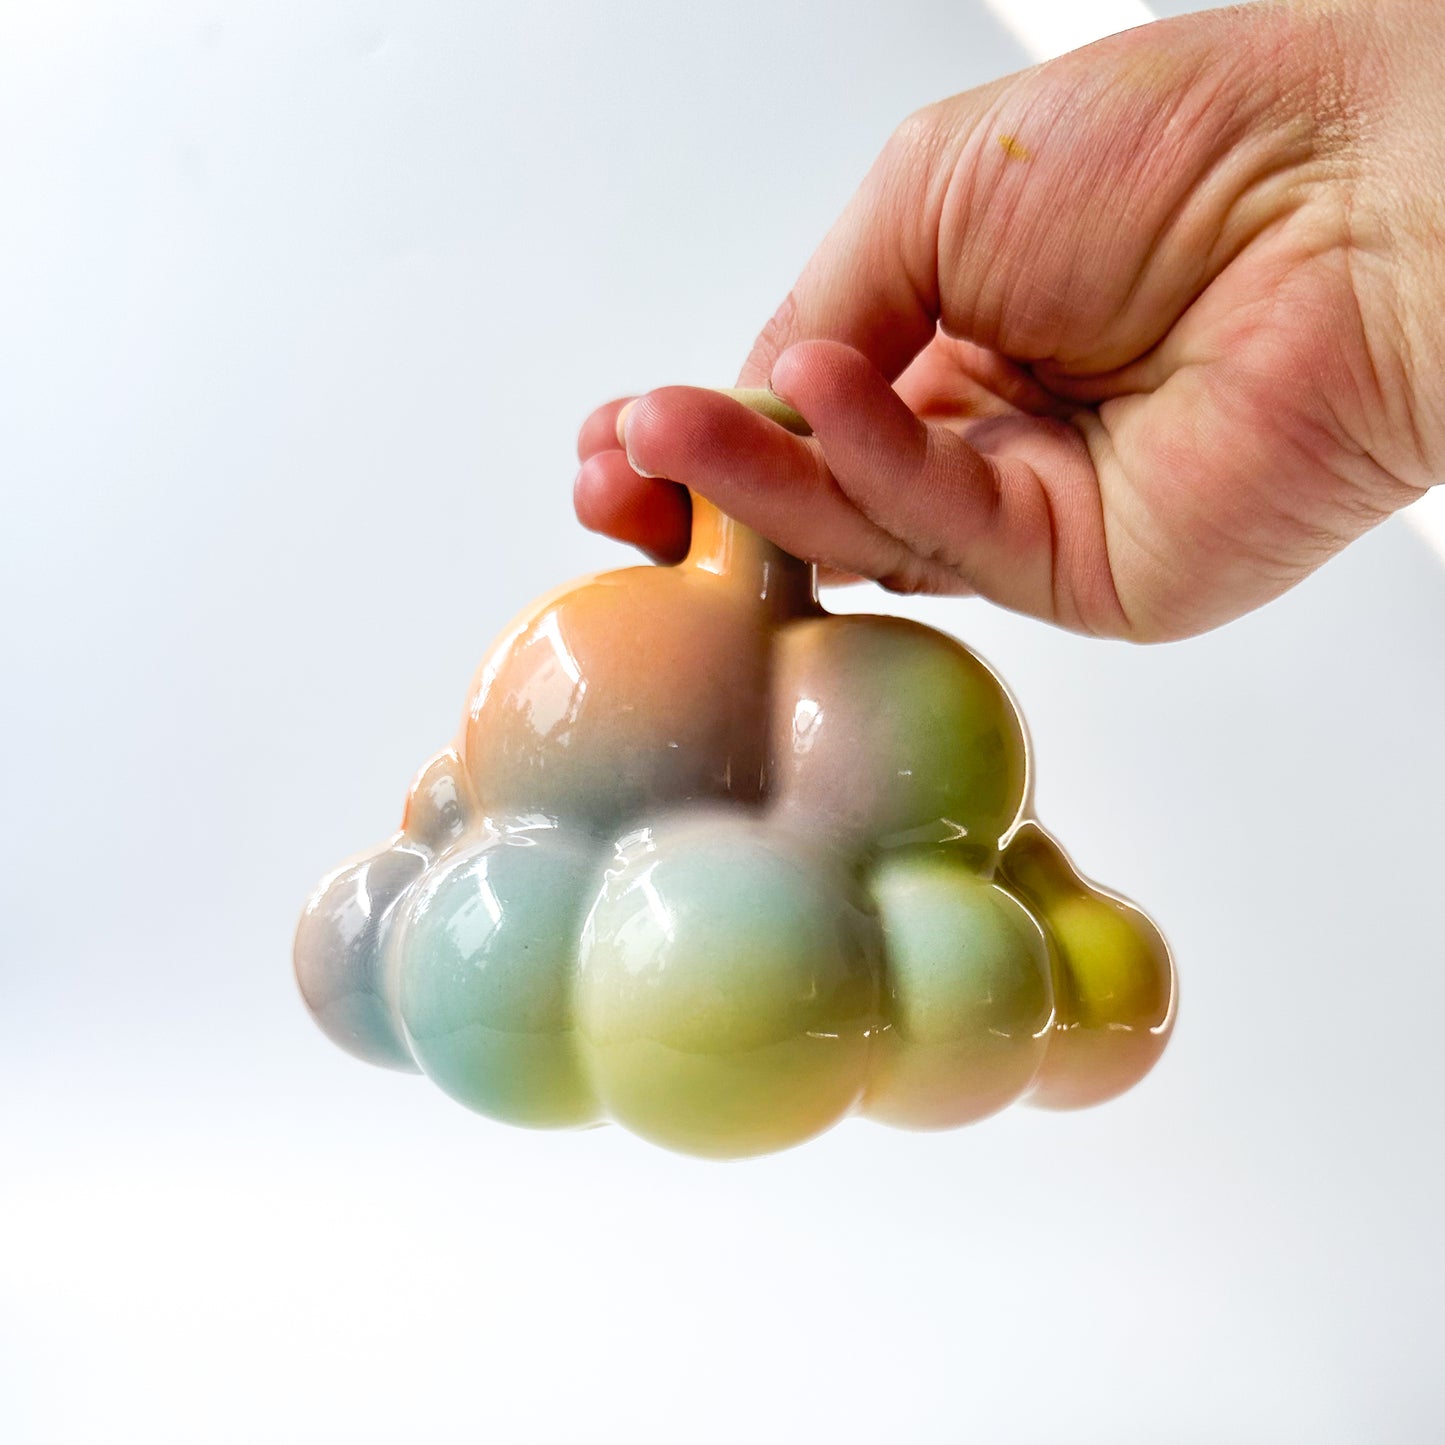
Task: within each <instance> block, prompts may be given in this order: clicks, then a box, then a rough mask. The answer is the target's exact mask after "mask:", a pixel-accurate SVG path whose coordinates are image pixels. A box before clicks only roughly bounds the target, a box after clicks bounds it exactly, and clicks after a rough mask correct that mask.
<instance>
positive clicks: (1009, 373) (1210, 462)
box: [576, 0, 1445, 641]
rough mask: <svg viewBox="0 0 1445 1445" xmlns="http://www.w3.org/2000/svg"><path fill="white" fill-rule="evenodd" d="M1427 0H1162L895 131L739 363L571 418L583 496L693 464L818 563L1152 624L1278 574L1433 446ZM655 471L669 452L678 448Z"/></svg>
mask: <svg viewBox="0 0 1445 1445" xmlns="http://www.w3.org/2000/svg"><path fill="white" fill-rule="evenodd" d="M1442 146H1445V6H1433V5H1432V6H1426V5H1419V4H1418V3H1414V0H1353V3H1346V0H1331V3H1309V4H1307V3H1287V0H1259V3H1257V4H1254V5H1251V6H1248V7H1244V8H1241V9H1239V10H1231V11H1225V12H1213V13H1205V14H1200V15H1192V16H1187V17H1184V18H1181V19H1179V20H1174V21H1166V22H1159V23H1157V24H1154V25H1149V26H1145V27H1143V28H1141V29H1138V30H1134V31H1131V32H1128V33H1126V34H1124V35H1120V36H1115V37H1113V38H1112V39H1109V40H1106V41H1101V42H1100V43H1099V44H1097V45H1093V46H1089V47H1087V48H1086V49H1084V50H1081V51H1076V52H1074V53H1073V54H1071V55H1066V56H1062V57H1060V58H1059V59H1058V60H1056V61H1052V62H1050V63H1048V64H1046V65H1043V66H1040V67H1037V68H1035V69H1033V70H1029V71H1025V72H1023V73H1021V74H1019V75H1016V76H1013V77H1009V78H1007V79H1004V80H1001V81H998V82H996V83H994V84H992V85H988V86H984V87H982V88H980V89H978V90H974V91H970V92H968V93H966V94H964V95H960V96H957V97H954V98H953V99H951V100H947V101H944V102H941V103H940V104H937V105H933V106H929V107H927V108H925V109H924V110H921V111H919V112H918V113H917V114H916V115H914V116H912V117H910V118H909V120H907V121H906V122H905V123H904V124H903V125H902V126H901V127H900V128H899V130H898V131H897V132H896V133H895V135H894V136H893V137H892V139H891V140H890V141H889V143H888V145H887V146H886V147H885V149H884V151H883V153H882V154H881V156H880V157H879V159H878V161H877V162H876V164H875V165H874V167H873V168H872V170H871V171H870V172H869V174H868V176H867V178H866V179H865V180H864V182H863V185H862V187H861V188H860V190H859V192H858V194H857V195H856V196H855V197H854V199H853V201H852V202H851V203H850V205H849V206H848V208H847V210H846V211H845V212H844V214H843V216H842V217H841V218H840V219H839V221H838V222H837V224H836V225H835V226H834V228H833V229H832V231H831V232H830V233H829V234H828V236H827V237H826V239H825V240H824V242H823V244H822V246H821V247H820V248H819V250H818V251H817V253H816V254H815V255H814V257H813V258H812V260H811V261H810V262H809V264H808V266H807V268H806V269H805V270H804V272H803V274H802V276H801V278H800V279H799V281H798V282H797V284H796V286H795V287H794V289H793V291H792V292H791V294H790V295H789V296H788V298H787V300H786V301H785V302H784V303H783V305H782V307H781V308H780V309H779V311H778V312H777V314H776V315H775V316H774V317H773V318H772V320H771V321H770V322H769V323H768V324H767V326H766V327H765V328H764V329H763V332H762V334H761V335H760V336H759V338H758V340H757V342H756V344H755V345H754V347H753V350H752V354H751V355H750V357H749V358H748V361H747V364H746V366H745V367H744V368H743V372H742V377H741V380H742V382H743V383H744V384H746V385H754V386H757V385H769V386H771V387H772V389H773V390H774V391H775V392H776V393H777V394H778V395H779V396H781V397H782V398H783V399H784V400H786V401H788V402H789V403H791V404H792V405H793V406H794V407H796V408H797V410H798V411H800V412H801V413H802V414H803V416H804V417H805V418H806V419H807V421H808V422H809V424H810V425H811V427H812V429H813V432H814V439H813V440H810V441H808V440H802V439H800V438H796V437H793V436H790V435H788V434H787V433H785V432H783V431H782V430H781V429H780V428H777V427H775V426H773V425H772V423H770V422H767V421H765V420H763V419H762V418H760V417H758V416H756V415H755V414H754V413H752V412H750V411H748V410H746V409H745V408H743V407H742V406H740V405H738V404H737V403H735V402H733V401H730V400H728V399H727V398H725V397H721V396H718V395H715V394H712V393H709V392H707V391H704V390H700V389H695V388H689V387H668V388H664V389H662V390H660V391H655V392H651V393H649V394H648V395H647V396H645V397H642V398H640V399H638V400H637V401H636V402H635V403H633V404H632V405H631V406H628V407H626V410H625V417H624V419H623V429H622V435H623V437H624V438H625V451H624V450H623V448H622V446H620V445H619V441H618V422H619V415H620V414H622V413H623V411H624V406H625V402H624V401H617V402H612V403H609V404H608V405H607V406H604V407H602V408H600V409H599V410H598V411H597V412H594V413H593V415H592V416H591V417H590V418H589V419H588V421H587V423H586V424H585V425H584V427H583V430H582V435H581V438H580V443H579V452H580V455H581V457H582V470H581V472H580V473H579V475H578V479H577V488H576V506H577V513H578V516H579V518H580V519H581V520H582V521H583V523H584V524H585V525H587V526H590V527H593V528H594V529H596V530H600V531H605V532H608V533H610V534H611V535H613V536H616V537H618V538H620V539H621V540H625V541H630V542H633V543H635V544H637V545H639V546H641V547H642V548H643V549H644V550H646V551H648V552H649V553H650V554H651V555H653V556H654V557H656V558H657V559H658V560H663V561H675V560H678V559H679V558H680V557H681V556H682V555H683V554H684V553H685V551H686V549H687V529H688V499H687V493H686V491H684V490H683V488H684V487H687V488H691V489H693V490H694V491H696V492H697V493H699V494H700V495H702V496H705V497H707V498H709V499H711V500H712V501H713V502H715V503H716V504H717V505H718V506H719V507H721V508H722V509H723V510H724V511H726V512H727V513H729V514H730V515H732V516H734V517H736V518H737V519H738V520H739V521H741V522H743V523H745V524H746V525H748V526H750V527H752V528H754V529H756V530H757V531H759V532H761V533H763V534H764V535H766V536H767V537H769V538H771V539H772V540H773V541H775V542H776V543H778V544H779V545H780V546H782V547H784V548H786V549H787V550H788V551H790V552H793V553H795V554H796V555H798V556H802V557H805V558H808V559H810V560H813V561H816V562H818V563H819V564H820V566H821V567H822V569H823V571H824V574H825V577H826V576H827V575H828V574H830V573H831V574H835V575H836V574H858V575H863V576H868V577H874V578H877V579H878V580H879V581H880V582H882V583H883V585H884V586H887V587H890V588H893V589H896V590H900V591H909V592H913V591H931V592H943V593H969V592H976V593H978V594H981V595H983V596H986V597H989V598H991V599H992V600H994V601H996V602H998V603H1001V604H1002V605H1004V606H1006V607H1010V608H1014V609H1017V610H1019V611H1022V612H1027V613H1031V614H1033V615H1035V616H1038V617H1042V618H1045V619H1047V620H1049V621H1052V622H1055V623H1058V624H1060V625H1062V626H1065V627H1070V628H1073V629H1076V630H1079V631H1084V632H1091V633H1096V634H1100V635H1106V636H1120V637H1128V638H1132V639H1134V640H1137V641H1156V640H1163V639H1168V638H1178V637H1184V636H1188V635H1191V634H1194V633H1198V632H1202V631H1205V630H1207V629H1209V628H1211V627H1214V626H1217V625H1219V624H1221V623H1223V622H1226V621H1228V620H1230V619H1231V618H1234V617H1237V616H1239V615H1240V614H1242V613H1244V612H1246V611H1249V610H1250V609H1251V608H1254V607H1257V606H1259V605H1260V604H1261V603H1263V602H1266V601H1268V600H1269V599H1271V598H1273V597H1275V596H1277V595H1279V594H1280V593H1281V592H1283V591H1285V590H1286V589H1287V588H1288V587H1290V586H1292V585H1293V584H1294V583H1295V582H1297V581H1299V580H1300V579H1301V578H1302V577H1304V576H1305V575H1307V574H1308V573H1309V572H1311V571H1312V570H1314V569H1315V568H1316V567H1318V566H1319V565H1320V564H1321V563H1322V562H1324V561H1325V560H1326V559H1327V558H1328V557H1330V556H1331V555H1333V554H1334V553H1335V552H1337V551H1339V550H1340V549H1341V548H1342V547H1343V546H1345V545H1346V544H1347V543H1348V542H1350V541H1351V540H1353V539H1354V538H1355V537H1357V536H1359V535H1360V534H1361V533H1362V532H1364V531H1366V530H1367V529H1368V528H1369V527H1371V526H1372V525H1374V524H1375V523H1376V522H1378V521H1380V520H1381V519H1382V518H1384V517H1385V516H1387V515H1389V514H1390V513H1391V512H1393V511H1394V510H1396V509H1397V508H1399V507H1401V506H1403V505H1405V504H1406V503H1408V502H1410V501H1412V500H1414V499H1415V498H1416V497H1417V496H1418V495H1420V493H1421V492H1422V491H1424V490H1425V489H1426V488H1427V487H1428V486H1429V485H1430V483H1431V482H1432V481H1433V480H1434V479H1435V478H1436V477H1437V476H1439V475H1440V474H1441V472H1442V470H1445V367H1442V361H1445V357H1442V352H1445V246H1442V244H1441V242H1442V232H1445V174H1442V172H1441V169H1440V165H1439V159H1438V157H1439V154H1440V151H1441V148H1442ZM664 478H665V479H668V480H662V479H664Z"/></svg>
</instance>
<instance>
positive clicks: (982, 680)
mask: <svg viewBox="0 0 1445 1445" xmlns="http://www.w3.org/2000/svg"><path fill="white" fill-rule="evenodd" d="M731 394H732V395H734V396H735V397H737V398H738V399H739V400H741V401H744V402H746V403H747V404H749V405H752V406H754V407H755V409H757V410H760V411H762V412H763V413H764V414H765V415H767V416H769V417H771V418H772V419H773V420H774V421H776V422H778V423H779V424H780V425H784V426H787V427H788V428H789V429H790V430H793V431H795V432H799V433H806V427H805V426H804V424H803V423H802V420H801V418H799V417H798V416H797V415H796V414H795V413H792V412H790V411H789V410H788V409H787V408H786V407H784V406H783V405H782V404H781V403H780V402H779V401H778V400H777V398H775V397H773V396H771V395H770V394H769V393H766V392H763V393H755V392H733V393H731ZM693 506H694V521H693V540H692V548H691V551H690V552H689V554H688V556H687V559H686V561H685V562H683V563H682V564H681V565H680V566H677V567H671V568H668V567H636V568H629V569H627V570H624V571H619V572H609V573H605V574H602V575H600V576H598V577H594V578H591V579H588V580H585V581H582V582H579V583H573V584H571V585H569V586H566V587H564V588H562V589H560V590H558V591H556V592H553V593H551V594H549V595H548V596H546V597H543V598H542V599H541V600H540V601H539V602H537V603H536V604H535V605H534V606H532V607H530V608H529V609H528V610H527V611H526V612H524V613H523V614H522V615H521V616H520V617H519V618H518V619H517V620H516V621H515V622H514V623H513V624H512V626H511V627H510V628H509V629H508V630H507V631H506V632H505V633H504V634H503V635H502V637H501V639H500V640H499V641H498V642H497V644H496V646H495V647H494V648H493V650H492V652H491V654H490V656H489V657H488V658H487V659H486V661H485V662H484V663H483V665H482V668H481V671H480V672H479V673H478V675H477V678H476V681H475V683H474V684H473V687H472V691H471V696H470V700H469V702H468V706H467V709H466V714H465V717H464V719H463V723H462V728H461V733H460V736H459V737H458V738H457V740H456V742H455V743H454V745H453V746H451V747H449V748H447V749H444V750H443V751H442V752H440V753H438V754H437V756H436V757H434V758H432V759H431V761H430V762H428V763H427V764H426V765H425V766H424V767H423V768H422V770H421V772H420V774H419V775H418V776H417V778H416V781H415V782H414V783H413V784H412V787H411V792H410V794H409V796H408V798H407V803H406V810H405V814H404V816H403V818H402V825H401V829H400V831H399V832H397V833H396V834H394V835H393V836H392V838H391V839H390V840H389V841H388V842H387V843H386V844H384V845H383V846H382V847H381V848H379V849H377V850H376V851H374V852H372V853H368V854H366V855H364V856H362V857H360V858H357V859H355V860H353V861H351V862H349V863H346V864H344V865H343V866H342V867H341V868H339V869H337V870H336V871H335V872H333V873H331V874H329V875H328V876H327V877H326V878H324V879H323V880H322V882H321V884H320V886H319V887H318V888H317V890H316V892H315V893H314V894H313V896H312V898H311V900H310V902H309V903H308V904H307V905H306V910H305V912H304V914H303V916H302V919H301V923H300V927H299V929H298V932H297V935H296V950H295V962H296V976H297V979H298V980H299V982H300V986H301V993H302V996H303V998H304V999H305V1001H306V1005H307V1007H308V1008H309V1009H310V1010H311V1012H312V1014H313V1015H314V1016H315V1018H316V1020H317V1022H318V1023H319V1024H320V1025H321V1027H322V1029H323V1030H324V1031H325V1032H326V1033H327V1034H329V1035H330V1037H331V1038H332V1039H334V1040H335V1041H336V1042H337V1043H338V1044H340V1045H341V1046H342V1047H343V1048H345V1049H347V1050H349V1051H350V1052H351V1053H353V1054H356V1055H357V1056H358V1057H360V1058H362V1059H366V1060H368V1061H369V1062H371V1063H376V1064H382V1065H385V1066H388V1067H391V1068H396V1069H410V1070H418V1069H419V1070H420V1071H421V1072H423V1073H425V1074H428V1075H429V1076H430V1077H431V1078H432V1079H434V1080H435V1081H436V1082H437V1083H438V1084H439V1085H440V1086H441V1087H442V1088H443V1089H444V1090H445V1091H446V1092H447V1093H448V1094H450V1095H452V1097H454V1098H456V1099H458V1100H460V1101H461V1102H462V1103H463V1104H466V1105H468V1106H469V1107H470V1108H472V1109H475V1110H477V1111H478V1112H479V1113H482V1114H485V1115H488V1116H490V1117H491V1118H494V1119H500V1120H505V1121H506V1122H508V1123H513V1124H523V1125H531V1126H534V1127H540V1128H568V1127H572V1128H577V1127H585V1126H588V1125H593V1124H597V1123H601V1122H604V1121H607V1120H611V1121H614V1122H616V1123H619V1124H623V1125H625V1126H626V1127H628V1128H629V1129H632V1130H633V1131H635V1132H636V1133H638V1134H640V1135H642V1136H644V1137H645V1138H647V1139H650V1140H653V1141H655V1142H656V1143H658V1144H662V1145H665V1146H667V1147H668V1148H672V1149H677V1150H681V1151H684V1152H687V1153H691V1154H699V1155H709V1156H714V1157H730V1156H739V1155H748V1154H759V1153H765V1152H767V1151H770V1150H775V1149H782V1148H786V1147H788V1146H790V1145H793V1144H798V1143H801V1142H802V1141H804V1140H806V1139H808V1138H810V1137H812V1136H814V1135H816V1134H818V1133H820V1132H821V1131H823V1130H824V1129H827V1128H828V1127H829V1126H831V1125H832V1124H834V1123H836V1122H837V1121H838V1120H840V1119H841V1118H843V1117H844V1116H845V1115H848V1114H850V1113H860V1114H863V1115H865V1116H867V1117H870V1118H873V1119H877V1120H881V1121H883V1122H885V1123H888V1124H892V1125H896V1126H899V1127H902V1128H912V1129H941V1128H953V1127H955V1126H957V1125H961V1124H967V1123H970V1122H971V1121H973V1120H976V1119H980V1118H983V1117H984V1116H985V1115H988V1114H991V1113H993V1112H995V1111H996V1110H998V1109H1001V1108H1003V1107H1004V1105H1006V1104H1009V1103H1011V1102H1013V1101H1014V1100H1016V1099H1021V1098H1022V1099H1027V1100H1028V1101H1029V1102H1031V1103H1035V1104H1041V1105H1044V1106H1046V1107H1054V1108H1072V1107H1075V1106H1079V1105H1084V1104H1093V1103H1098V1102H1100V1101H1102V1100H1105V1099H1108V1098H1110V1097H1112V1096H1114V1095H1116V1094H1119V1093H1121V1092H1123V1091H1124V1090H1125V1089H1127V1088H1129V1087H1130V1086H1131V1085H1132V1084H1134V1083H1135V1082H1137V1081H1138V1080H1139V1079H1140V1078H1142V1077H1143V1075H1144V1074H1145V1073H1147V1072H1148V1070H1149V1068H1150V1067H1151V1065H1152V1064H1153V1063H1154V1061H1155V1059H1157V1058H1158V1056H1159V1054H1160V1052H1161V1050H1162V1049H1163V1047H1164V1044H1165V1041H1166V1039H1167V1037H1168V1034H1169V1030H1170V1027H1171V1025H1172V1022H1173V1017H1174V998H1175V985H1174V973H1173V967H1172V964H1171V961H1170V957H1169V952H1168V949H1167V947H1166V945H1165V943H1164V940H1163V939H1162V937H1161V936H1160V934H1159V932H1158V930H1157V929H1156V928H1155V927H1154V925H1153V924H1152V923H1151V922H1150V921H1149V920H1148V918H1146V917H1145V916H1144V914H1143V913H1141V912H1140V911H1139V910H1138V909H1136V908H1134V907H1133V906H1132V905H1130V904H1128V903H1126V902H1124V901H1123V900H1122V899H1119V898H1116V897H1114V896H1112V895H1110V894H1108V893H1105V892H1102V891H1101V890H1099V889H1098V888H1096V887H1094V886H1093V885H1092V884H1090V883H1089V882H1087V881H1086V880H1085V879H1084V878H1082V877H1081V876H1080V875H1079V874H1078V873H1077V872H1076V871H1075V870H1074V868H1073V866H1072V865H1071V864H1070V863H1069V861H1068V859H1067V858H1066V857H1065V855H1064V853H1063V852H1062V850H1061V849H1060V848H1059V846H1058V845H1057V844H1056V843H1055V842H1054V841H1053V839H1052V838H1050V836H1049V835H1048V834H1047V833H1046V832H1044V830H1043V829H1042V828H1041V827H1040V826H1039V825H1038V823H1036V822H1035V821H1034V820H1033V818H1032V817H1031V810H1030V777H1029V750H1028V745H1027V741H1026V738H1025V734H1024V729H1023V723H1022V720H1021V719H1020V717H1019V714H1018V712H1017V710H1016V709H1015V707H1014V705H1013V703H1012V701H1011V700H1010V698H1009V696H1008V694H1007V693H1006V692H1005V691H1004V688H1003V687H1002V685H1001V684H1000V683H999V681H998V679H997V678H996V677H995V676H994V675H993V673H992V672H991V671H990V670H989V669H988V667H987V666H986V665H985V664H984V663H983V662H982V661H980V659H979V658H977V657H976V656H974V654H973V653H972V652H970V651H969V650H968V649H967V648H966V647H964V646H963V645H962V644H960V643H958V642H956V641H954V640H953V639H952V638H951V637H947V636H945V635H943V634H942V633H939V632H935V631H933V630H932V629H930V628H927V627H924V626H921V625H920V624H918V623H914V622H910V621H906V620H904V619H901V618H896V617H865V616H832V615H830V614H828V613H827V612H825V611H824V610H823V608H822V607H821V606H820V605H819V603H818V600H817V589H816V580H815V575H814V571H813V569H812V568H811V567H810V566H809V565H807V564H806V563H804V562H801V561H799V560H798V559H796V558H794V557H790V556H788V555H786V554H784V553H783V552H781V551H779V550H778V549H777V548H775V547H773V546H772V545H771V544H769V543H767V542H764V541H763V540H762V539H761V538H759V537H757V536H756V535H754V534H753V533H751V532H748V531H747V530H746V529H745V528H743V527H741V526H739V525H738V524H737V523H735V522H733V521H732V520H731V519H730V518H728V517H726V516H724V515H722V514H721V513H720V512H718V511H717V510H716V509H715V508H713V507H712V506H711V505H710V504H709V503H707V502H706V501H704V500H703V499H701V498H696V499H694V504H693Z"/></svg>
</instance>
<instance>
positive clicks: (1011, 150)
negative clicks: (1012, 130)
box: [998, 135, 1032, 161]
mask: <svg viewBox="0 0 1445 1445" xmlns="http://www.w3.org/2000/svg"><path fill="white" fill-rule="evenodd" d="M998 143H999V144H1000V145H1001V146H1002V147H1003V153H1004V154H1005V155H1006V156H1007V157H1008V158H1009V159H1010V160H1011V161H1026V160H1031V159H1032V157H1031V156H1030V155H1029V152H1028V149H1027V148H1026V147H1025V146H1021V145H1020V144H1019V143H1018V141H1016V140H1015V139H1014V138H1013V136H1011V135H1001V136H1000V137H999V138H998Z"/></svg>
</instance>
